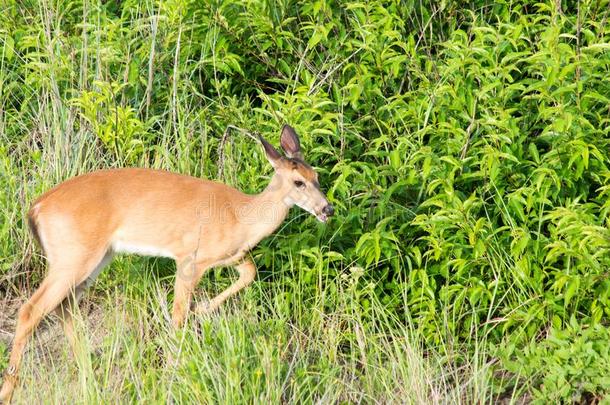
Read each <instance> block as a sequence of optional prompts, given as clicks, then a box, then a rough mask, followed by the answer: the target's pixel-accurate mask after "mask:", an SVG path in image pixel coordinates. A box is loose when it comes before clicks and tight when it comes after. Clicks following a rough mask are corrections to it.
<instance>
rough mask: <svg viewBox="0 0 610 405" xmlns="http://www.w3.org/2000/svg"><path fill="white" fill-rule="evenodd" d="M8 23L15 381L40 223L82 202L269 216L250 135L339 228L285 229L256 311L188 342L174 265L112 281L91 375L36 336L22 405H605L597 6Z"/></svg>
mask: <svg viewBox="0 0 610 405" xmlns="http://www.w3.org/2000/svg"><path fill="white" fill-rule="evenodd" d="M0 9H2V13H0V182H1V185H2V189H3V191H4V192H3V193H0V218H1V220H0V294H1V295H0V302H1V303H2V305H3V308H2V310H1V311H0V353H2V354H4V353H6V352H7V350H8V347H9V343H10V339H11V337H12V332H13V324H12V320H13V319H14V316H15V311H16V308H17V306H18V303H20V302H23V300H24V299H25V298H26V297H27V296H28V295H29V294H30V293H31V292H32V291H33V290H34V288H35V287H36V285H37V284H38V282H39V281H40V280H41V278H42V277H43V275H44V271H45V270H44V261H43V258H42V257H41V256H40V253H39V251H38V250H37V248H36V247H35V246H34V244H33V243H32V239H31V237H30V236H29V235H28V233H27V231H26V228H27V227H26V224H25V222H24V218H25V212H26V211H27V209H28V207H29V205H30V203H31V201H33V200H34V199H35V198H36V196H38V195H39V194H41V193H42V192H44V191H45V190H47V189H49V188H50V187H52V186H53V185H55V184H58V183H59V182H61V181H63V180H65V179H67V178H70V177H72V176H74V175H76V174H79V173H84V172H88V171H91V170H94V169H97V168H103V167H104V168H105V167H124V166H144V167H154V168H164V169H168V170H172V171H177V172H181V173H188V174H191V175H194V176H200V177H206V178H212V179H217V180H221V181H224V182H226V183H228V184H231V185H233V186H236V187H238V188H240V189H242V190H244V191H245V192H249V193H254V192H257V191H260V190H261V189H262V188H263V187H264V186H265V185H266V181H267V180H268V177H269V174H270V168H269V167H268V165H267V164H266V161H265V159H264V157H263V156H262V154H261V150H260V149H259V147H258V146H257V145H255V144H254V143H253V142H252V141H251V140H250V138H248V137H246V136H243V133H244V132H250V133H256V132H261V133H263V134H265V135H266V137H268V138H271V139H277V138H276V137H277V132H278V129H279V128H280V126H281V124H283V123H284V122H289V123H291V124H292V125H293V126H295V127H296V129H297V131H298V132H299V133H300V135H301V137H302V143H303V149H304V151H305V155H306V158H307V159H308V161H310V162H311V163H312V164H313V165H314V166H316V168H317V170H318V172H319V173H320V183H321V184H322V187H323V188H324V189H325V190H327V191H328V195H329V198H330V200H331V201H332V202H333V204H334V205H335V206H336V207H337V208H338V209H337V218H336V219H334V220H333V221H331V222H330V223H329V224H327V225H326V226H323V225H320V224H317V223H316V222H315V220H314V219H313V218H310V217H308V216H307V215H306V214H304V213H302V212H298V211H296V210H295V211H294V212H293V213H292V214H291V216H290V217H289V219H288V220H287V221H286V223H285V224H284V225H283V226H282V227H281V228H280V229H279V230H278V232H276V233H275V234H274V235H273V236H272V237H270V238H268V239H267V240H265V241H263V242H262V243H261V244H260V246H258V247H257V248H256V249H255V250H254V251H253V253H252V254H253V256H254V258H255V261H256V263H257V265H258V266H259V275H258V279H257V283H255V286H254V287H252V288H250V289H249V290H247V291H246V292H245V293H244V294H242V295H241V296H239V297H238V298H237V299H236V300H233V301H232V302H231V303H230V304H229V305H228V306H227V307H225V308H223V310H222V311H221V312H220V313H219V314H217V315H214V316H212V317H210V318H203V319H195V318H194V319H191V322H190V323H189V324H188V325H187V326H185V328H184V329H183V330H181V331H178V332H176V331H173V330H171V329H170V328H169V326H168V325H169V322H168V315H167V313H168V310H167V308H168V304H167V303H168V302H171V294H172V293H171V284H172V278H173V272H174V268H173V264H172V263H170V262H167V261H162V260H142V259H133V258H120V259H118V261H117V262H116V263H115V264H113V265H112V266H111V267H110V268H109V269H107V270H106V271H105V273H104V274H103V275H102V277H101V278H100V279H99V280H98V282H97V283H96V285H95V286H94V288H93V289H92V291H90V295H89V298H88V299H87V301H86V303H85V304H83V306H82V308H83V312H86V314H84V315H85V316H83V317H82V325H81V326H82V327H83V329H84V330H83V333H82V335H83V336H88V339H89V341H88V342H84V343H83V348H82V353H80V354H79V355H77V357H76V359H74V358H73V357H72V355H71V354H69V353H68V352H67V350H66V349H64V347H65V345H64V343H63V339H62V338H61V337H60V336H59V335H60V333H59V328H58V326H57V325H55V324H54V323H51V324H50V325H47V326H45V327H43V331H41V332H40V333H39V334H38V335H39V336H38V337H37V338H36V340H35V342H36V344H35V347H33V348H32V350H30V351H29V353H28V358H27V360H26V362H25V366H24V368H25V371H24V373H23V374H22V375H23V378H22V381H23V383H22V384H21V387H20V393H18V395H19V396H18V397H17V399H18V400H20V401H21V402H31V401H32V400H40V401H43V402H68V401H71V400H74V401H75V402H99V401H102V402H124V401H125V402H135V401H137V400H150V401H154V402H167V401H169V400H172V399H173V400H175V401H176V402H187V401H189V400H196V399H198V400H201V401H202V402H242V401H243V402H254V401H256V402H259V401H260V402H262V401H273V402H278V401H295V402H296V401H299V402H362V403H369V402H380V403H381V402H401V403H404V402H407V403H408V402H411V403H421V402H433V403H434V402H436V403H446V402H464V403H472V402H495V401H498V400H507V401H511V400H512V401H521V400H529V399H533V400H537V401H540V402H545V401H551V402H558V401H575V402H578V401H581V402H586V401H599V400H602V399H603V398H604V396H606V395H609V394H610V384H609V383H608V381H607V378H606V373H607V371H606V370H607V367H606V366H607V364H609V363H608V362H609V361H610V353H609V352H608V350H607V344H605V342H607V340H608V338H609V336H610V332H609V330H608V327H607V325H608V315H610V281H609V280H608V274H607V268H608V266H610V259H609V258H610V256H609V255H608V252H609V249H610V244H609V242H608V241H609V240H610V238H609V235H610V233H609V231H608V219H609V212H610V210H609V208H610V202H609V199H608V195H609V190H610V184H609V182H610V171H609V170H608V167H609V164H610V154H609V153H608V151H609V150H610V149H609V148H610V144H609V141H608V139H609V138H608V127H609V126H608V123H609V122H610V118H609V117H610V116H609V111H610V110H608V104H609V100H610V85H609V82H608V80H607V77H608V66H610V65H609V64H610V46H609V45H608V44H609V43H610V28H609V27H610V24H608V17H609V13H610V7H609V3H608V1H607V0H602V1H587V0H582V1H577V2H564V3H562V2H557V1H547V2H535V1H528V0H524V1H495V2H488V1H474V2H469V3H468V4H462V3H459V2H441V3H439V4H437V3H436V2H431V3H429V4H425V2H423V3H422V2H410V1H405V2H392V1H376V0H375V1H367V2H349V3H347V2H310V1H283V2H275V3H269V2H265V1H257V0H253V1H247V2H232V1H221V2H212V3H210V2H203V3H202V2H199V1H164V2H158V1H152V0H147V1H143V2H137V1H126V2H119V3H115V2H109V3H106V4H101V3H98V2H88V1H80V0H38V1H29V2H22V1H15V0H3V1H1V2H0ZM230 128H237V130H230ZM223 139H224V140H225V141H224V143H223ZM221 149H222V150H223V151H224V153H223V156H224V157H221V156H219V153H218V151H219V150H221ZM230 274H231V273H230V272H229V273H227V272H224V271H223V272H221V271H218V272H214V273H213V274H212V275H211V276H210V277H208V278H206V280H204V282H203V283H202V285H201V289H200V290H201V292H202V294H206V293H207V294H210V295H211V294H213V292H215V291H219V289H220V288H221V287H222V286H225V285H227V283H228V280H229V278H230V277H231V276H230ZM199 299H204V297H199ZM90 308H95V310H94V311H93V314H90V313H89V312H90ZM91 353H93V355H92V356H91V355H90V354H91ZM172 356H173V357H172ZM170 359H174V360H175V362H171V361H170ZM5 361H6V356H4V355H2V356H0V367H1V366H4V365H5Z"/></svg>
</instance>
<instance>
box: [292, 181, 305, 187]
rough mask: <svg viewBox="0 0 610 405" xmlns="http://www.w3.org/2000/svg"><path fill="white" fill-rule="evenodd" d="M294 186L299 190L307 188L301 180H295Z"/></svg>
mask: <svg viewBox="0 0 610 405" xmlns="http://www.w3.org/2000/svg"><path fill="white" fill-rule="evenodd" d="M294 185H295V186H297V187H298V188H303V187H305V183H303V182H302V181H301V180H295V181H294Z"/></svg>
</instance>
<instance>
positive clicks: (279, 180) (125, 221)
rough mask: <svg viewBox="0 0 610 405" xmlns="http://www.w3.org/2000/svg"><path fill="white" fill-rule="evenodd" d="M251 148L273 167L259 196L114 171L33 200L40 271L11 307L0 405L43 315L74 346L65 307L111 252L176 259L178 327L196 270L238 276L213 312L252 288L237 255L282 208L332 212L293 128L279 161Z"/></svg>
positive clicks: (250, 272) (265, 231)
mask: <svg viewBox="0 0 610 405" xmlns="http://www.w3.org/2000/svg"><path fill="white" fill-rule="evenodd" d="M260 141H261V142H262V144H263V147H264V150H265V154H266V156H267V159H268V160H269V162H270V163H271V165H272V166H273V168H274V169H275V173H274V174H273V177H272V178H271V182H270V183H269V185H268V186H267V188H266V189H265V190H264V191H263V192H261V193H260V194H256V195H247V194H244V193H242V192H240V191H238V190H236V189H234V188H232V187H229V186H227V185H224V184H220V183H216V182H213V181H207V180H201V179H197V178H193V177H189V176H184V175H179V174H174V173H170V172H165V171H159V170H149V169H116V170H102V171H98V172H94V173H90V174H86V175H82V176H78V177H75V178H73V179H71V180H68V181H66V182H64V183H62V184H60V185H59V186H57V187H55V188H53V189H52V190H50V191H48V192H47V193H45V194H44V195H42V196H41V197H40V198H39V199H38V200H36V201H35V202H34V204H33V206H32V208H31V209H30V211H29V213H28V220H29V224H30V228H31V230H32V233H33V234H34V236H35V237H36V239H37V240H38V243H39V245H40V246H41V248H42V250H43V251H44V254H45V256H46V259H47V262H48V267H49V269H48V274H47V276H46V278H45V279H44V281H43V282H42V284H41V285H40V287H39V288H38V290H37V291H36V292H35V293H34V295H32V297H31V298H30V299H29V301H27V302H26V303H25V304H24V305H23V306H22V307H21V309H20V310H19V314H18V319H17V328H16V331H15V337H14V341H13V347H12V350H11V354H10V359H9V366H8V369H7V371H6V373H5V376H4V382H3V385H2V390H1V391H0V402H9V401H10V398H11V395H12V392H13V389H14V388H15V385H16V382H17V371H18V369H19V364H20V362H21V357H22V353H23V350H24V346H25V344H26V341H27V340H28V339H29V337H30V335H31V334H32V331H33V330H34V328H35V327H36V325H38V323H39V322H40V320H41V319H42V318H43V317H44V316H45V315H47V314H48V313H50V312H51V311H53V310H55V311H56V312H57V314H58V315H59V316H60V318H61V319H62V320H63V324H64V329H65V332H66V335H67V337H68V340H69V341H70V344H71V345H72V346H74V344H75V336H74V328H73V322H72V315H71V311H72V309H71V306H73V305H75V304H76V303H77V301H78V298H79V297H80V296H81V295H82V293H83V291H84V290H85V289H86V288H87V286H88V285H89V284H90V283H91V282H92V281H93V280H94V279H95V277H96V276H97V275H98V274H99V272H100V271H101V270H102V268H103V267H104V266H105V265H106V264H107V263H108V262H109V261H110V260H111V259H112V257H113V255H114V254H115V253H138V254H142V255H147V256H164V257H171V258H173V259H174V260H175V261H176V265H177V275H176V285H175V294H174V303H173V310H172V321H173V323H174V325H175V326H176V327H178V326H180V325H181V324H182V323H183V321H184V319H185V317H186V314H187V310H188V309H189V308H190V303H191V294H192V292H193V290H194V289H195V287H196V285H197V283H198V281H199V280H200V279H201V276H202V275H203V274H204V273H205V272H206V270H208V269H210V268H212V267H215V266H226V265H235V268H236V269H237V271H238V272H239V279H238V280H237V281H236V282H235V283H234V284H232V285H231V286H230V287H229V288H227V289H226V290H225V291H223V292H221V293H220V294H219V295H218V296H216V297H215V298H213V299H212V300H211V301H210V302H209V303H207V304H206V305H204V306H203V307H199V308H198V310H199V311H200V312H209V311H213V310H215V309H216V308H218V306H219V305H221V304H222V303H223V302H224V301H225V300H226V299H227V298H229V297H230V296H232V295H233V294H235V293H237V292H238V291H239V290H241V289H242V288H244V287H246V286H247V285H249V284H250V283H252V281H253V280H254V277H255V275H256V268H255V266H254V263H252V261H251V260H250V259H249V258H247V257H246V253H247V252H248V251H249V250H250V249H252V248H253V247H254V246H255V245H256V244H257V243H258V242H259V241H260V240H261V239H263V238H264V237H266V236H268V235H269V234H271V233H272V232H273V231H274V230H275V229H277V228H278V226H279V225H280V224H281V223H282V221H283V220H284V218H285V217H286V215H287V213H288V210H289V209H290V207H292V206H293V205H297V206H299V207H301V208H304V209H305V210H307V211H309V212H310V213H312V214H313V215H315V216H316V217H317V218H318V219H319V220H320V221H322V222H325V221H326V220H327V219H328V217H329V216H331V215H333V207H332V206H331V205H330V204H329V203H328V200H327V199H326V197H325V195H324V194H323V193H322V191H320V185H319V183H318V176H317V174H316V172H315V171H314V170H313V169H312V168H311V166H309V165H308V164H307V163H305V162H304V161H303V156H302V154H301V149H300V144H299V139H298V136H297V134H296V133H295V131H294V129H292V128H291V127H290V126H288V125H285V126H284V127H283V128H282V133H281V146H282V149H283V150H284V152H285V154H286V157H283V156H282V155H280V153H279V152H278V151H277V150H276V149H275V148H274V147H273V146H271V144H269V143H268V142H267V141H266V140H265V139H263V138H262V137H261V138H260Z"/></svg>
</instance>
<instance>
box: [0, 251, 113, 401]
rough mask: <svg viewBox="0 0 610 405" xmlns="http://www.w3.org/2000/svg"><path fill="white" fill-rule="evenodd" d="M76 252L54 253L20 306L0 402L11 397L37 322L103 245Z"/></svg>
mask: <svg viewBox="0 0 610 405" xmlns="http://www.w3.org/2000/svg"><path fill="white" fill-rule="evenodd" d="M76 253H77V252H74V251H73V252H71V254H69V255H67V256H66V257H64V258H58V257H57V256H55V257H54V258H53V261H52V262H50V263H49V273H48V275H47V276H46V278H45V279H44V280H43V282H42V283H41V284H40V287H38V289H37V290H36V292H35V293H34V294H33V295H32V297H31V298H30V299H29V300H28V301H27V302H26V303H25V304H23V305H22V306H21V308H20V309H19V312H18V316H17V327H16V329H15V337H14V339H13V347H12V349H11V354H10V357H9V366H8V369H7V371H6V373H5V376H4V381H3V384H2V389H0V403H2V402H9V401H10V398H11V396H12V393H13V390H14V389H15V386H16V385H17V371H18V369H19V366H20V364H21V359H22V356H23V351H24V348H25V345H26V343H27V341H28V339H29V338H30V336H31V334H32V332H33V331H34V329H35V328H36V326H37V325H38V324H39V323H40V321H41V320H42V319H43V318H44V317H45V316H46V315H47V314H49V313H50V312H51V311H53V310H54V309H56V308H57V306H58V305H60V304H61V303H62V302H63V301H64V300H65V299H66V298H68V295H69V294H71V293H73V292H74V291H75V288H77V286H79V285H80V284H81V283H83V282H84V281H85V280H86V279H87V278H88V277H89V276H90V275H91V274H92V273H93V272H94V271H95V269H96V268H97V265H98V264H100V262H101V261H102V259H103V258H104V257H105V255H106V249H100V250H98V251H97V252H96V251H95V250H93V251H92V250H91V249H83V250H82V252H81V254H80V255H78V254H76Z"/></svg>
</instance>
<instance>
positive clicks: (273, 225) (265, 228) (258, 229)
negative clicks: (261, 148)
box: [239, 176, 290, 247]
mask: <svg viewBox="0 0 610 405" xmlns="http://www.w3.org/2000/svg"><path fill="white" fill-rule="evenodd" d="M285 194H286V192H285V190H284V189H283V187H282V183H281V180H280V179H279V178H278V177H277V176H273V177H272V178H271V182H270V183H269V184H268V185H267V187H266V188H265V189H264V190H263V191H262V192H261V193H259V194H256V195H253V196H252V197H251V198H250V199H249V200H248V201H247V202H246V204H245V205H244V207H243V210H242V212H241V215H239V216H240V217H241V218H242V220H241V222H242V223H243V224H244V225H245V229H247V231H246V232H245V233H246V234H247V235H248V244H249V245H250V247H254V245H256V244H257V243H258V242H260V240H261V239H263V238H264V237H266V236H268V235H270V234H271V233H273V231H275V230H276V229H277V228H278V227H279V226H280V225H281V224H282V222H284V219H286V216H287V215H288V210H290V206H289V205H288V204H287V203H286V202H285Z"/></svg>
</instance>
